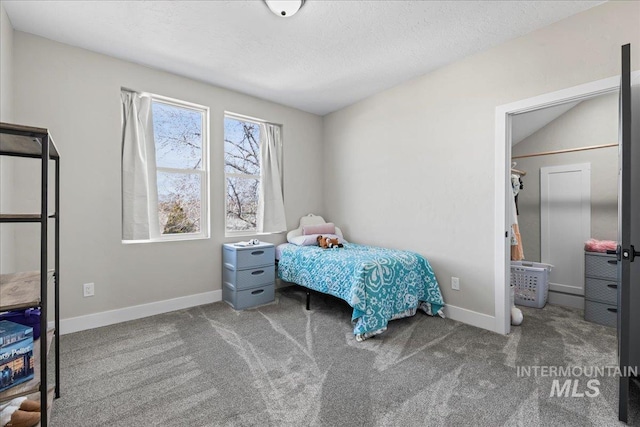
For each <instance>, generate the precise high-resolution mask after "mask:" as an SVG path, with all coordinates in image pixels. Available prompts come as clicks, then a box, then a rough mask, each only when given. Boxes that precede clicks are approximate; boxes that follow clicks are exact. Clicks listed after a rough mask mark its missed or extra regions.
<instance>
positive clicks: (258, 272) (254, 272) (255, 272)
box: [251, 270, 264, 276]
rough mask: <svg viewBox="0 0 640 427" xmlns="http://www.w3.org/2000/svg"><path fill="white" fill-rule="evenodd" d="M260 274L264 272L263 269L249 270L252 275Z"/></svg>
mask: <svg viewBox="0 0 640 427" xmlns="http://www.w3.org/2000/svg"><path fill="white" fill-rule="evenodd" d="M260 274H264V270H256V271H252V272H251V275H252V276H258V275H260Z"/></svg>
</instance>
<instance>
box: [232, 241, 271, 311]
mask: <svg viewBox="0 0 640 427" xmlns="http://www.w3.org/2000/svg"><path fill="white" fill-rule="evenodd" d="M274 293H275V248H274V246H273V245H272V244H271V243H262V242H261V243H260V244H258V245H253V246H237V245H236V244H234V243H226V244H224V245H223V248H222V299H223V300H224V301H226V302H228V303H229V304H231V306H232V307H233V308H235V309H236V310H244V309H245V308H250V307H255V306H257V305H261V304H266V303H269V302H272V301H273V300H274V298H275V297H274Z"/></svg>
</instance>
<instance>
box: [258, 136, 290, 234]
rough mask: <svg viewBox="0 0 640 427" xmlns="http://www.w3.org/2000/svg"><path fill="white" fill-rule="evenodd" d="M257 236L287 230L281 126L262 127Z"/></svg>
mask: <svg viewBox="0 0 640 427" xmlns="http://www.w3.org/2000/svg"><path fill="white" fill-rule="evenodd" d="M257 220H258V224H257V226H258V227H257V228H258V232H265V233H277V232H280V231H286V230H287V220H286V218H285V214H284V197H283V195H282V137H281V134H280V126H276V125H272V124H270V123H263V124H261V125H260V196H259V201H258V218H257Z"/></svg>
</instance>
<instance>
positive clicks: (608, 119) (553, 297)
mask: <svg viewBox="0 0 640 427" xmlns="http://www.w3.org/2000/svg"><path fill="white" fill-rule="evenodd" d="M512 126H513V129H512V135H513V141H512V142H513V145H512V165H513V169H512V185H513V187H514V191H517V201H516V205H517V208H516V209H517V215H516V219H515V221H517V224H518V229H519V233H520V236H521V243H522V245H521V252H522V253H521V254H520V256H521V257H523V259H524V260H526V261H532V262H539V263H546V264H551V265H553V268H552V269H551V273H550V280H549V294H548V302H549V303H551V304H556V305H561V306H567V307H572V308H577V309H584V308H585V242H587V241H588V240H589V239H597V240H599V241H615V240H617V232H618V199H617V197H618V149H617V147H618V144H617V142H616V141H617V138H618V94H617V93H610V94H605V95H600V96H597V97H594V98H590V99H587V100H584V101H581V102H573V103H569V104H563V105H560V106H554V107H550V108H547V109H543V110H537V111H533V112H530V113H524V114H521V115H517V116H515V117H514V120H513V123H512ZM517 186H518V188H517V189H516V187H517ZM512 248H513V246H512ZM516 252H517V251H516ZM512 255H516V256H515V257H514V256H512V259H519V258H518V256H517V255H518V254H517V253H515V254H514V250H512ZM605 308H606V307H605Z"/></svg>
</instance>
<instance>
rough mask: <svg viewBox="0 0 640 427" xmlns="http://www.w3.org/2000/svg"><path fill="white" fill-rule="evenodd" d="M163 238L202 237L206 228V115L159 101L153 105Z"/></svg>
mask: <svg viewBox="0 0 640 427" xmlns="http://www.w3.org/2000/svg"><path fill="white" fill-rule="evenodd" d="M152 112H153V132H154V139H155V145H156V167H157V179H158V215H159V220H160V234H161V235H170V234H188V233H199V232H200V231H201V229H202V227H203V224H202V222H203V209H202V204H203V203H202V197H203V191H202V189H203V185H204V179H205V176H206V174H205V172H206V171H205V169H204V167H203V146H204V144H203V126H204V123H205V117H204V112H203V111H201V110H196V109H192V108H188V107H182V106H178V105H174V104H172V103H166V102H162V101H158V100H154V101H153V104H152Z"/></svg>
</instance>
